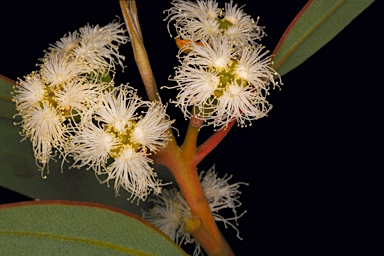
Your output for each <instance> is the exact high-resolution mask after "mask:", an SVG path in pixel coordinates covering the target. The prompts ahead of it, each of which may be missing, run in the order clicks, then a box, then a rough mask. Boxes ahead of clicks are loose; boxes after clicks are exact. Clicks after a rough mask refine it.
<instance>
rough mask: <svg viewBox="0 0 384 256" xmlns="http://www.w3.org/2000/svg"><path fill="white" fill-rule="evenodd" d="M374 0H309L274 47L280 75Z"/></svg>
mask: <svg viewBox="0 0 384 256" xmlns="http://www.w3.org/2000/svg"><path fill="white" fill-rule="evenodd" d="M373 2H374V0H321V1H313V0H312V1H308V3H307V4H306V5H305V6H304V7H303V9H302V10H301V11H300V12H299V14H298V15H297V16H296V17H295V19H294V20H293V21H292V23H291V24H290V25H289V26H288V28H287V30H286V31H285V32H284V35H283V36H282V38H281V39H280V42H279V43H278V45H277V46H276V49H275V50H274V55H275V57H274V60H273V61H274V66H273V68H274V69H275V70H276V71H277V72H278V73H279V74H280V76H282V75H284V74H286V73H288V72H289V71H291V70H293V69H294V68H296V67H297V66H299V65H300V64H301V63H303V62H304V61H305V60H306V59H308V58H309V57H310V56H312V55H313V54H314V53H315V52H317V51H318V50H319V49H320V48H321V47H323V46H324V45H325V44H326V43H328V42H329V41H330V40H331V39H332V38H334V37H335V36H336V35H337V34H338V33H339V32H340V31H341V30H343V29H344V28H345V27H346V26H347V25H348V24H349V23H350V22H351V21H352V20H353V19H354V18H356V17H357V16H358V15H359V14H360V13H361V12H362V11H363V10H365V9H366V8H367V7H368V6H369V5H370V4H372V3H373Z"/></svg>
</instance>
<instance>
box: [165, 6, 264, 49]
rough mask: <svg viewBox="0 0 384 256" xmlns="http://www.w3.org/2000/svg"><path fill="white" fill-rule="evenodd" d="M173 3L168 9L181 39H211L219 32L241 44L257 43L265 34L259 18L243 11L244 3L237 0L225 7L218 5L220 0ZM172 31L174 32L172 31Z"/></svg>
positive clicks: (169, 17) (168, 14)
mask: <svg viewBox="0 0 384 256" xmlns="http://www.w3.org/2000/svg"><path fill="white" fill-rule="evenodd" d="M171 4H172V5H173V7H171V8H170V9H168V10H166V11H165V12H166V13H167V17H166V18H165V20H168V31H169V32H170V29H169V24H170V23H172V22H174V25H175V28H176V32H177V37H179V38H181V39H184V40H185V39H187V40H193V41H200V40H206V41H210V40H211V39H212V38H215V37H216V36H218V35H224V36H225V37H228V38H229V39H230V40H231V41H233V42H234V43H235V44H236V45H237V46H238V47H242V46H246V45H248V44H249V43H251V44H254V43H255V40H259V39H260V38H261V37H262V36H263V35H264V32H263V28H262V27H260V26H258V25H257V21H255V20H254V19H252V18H251V16H249V15H247V14H246V13H244V12H243V10H242V7H238V5H237V4H233V1H230V2H229V3H226V4H225V8H223V9H220V8H218V4H217V2H216V1H211V0H208V1H202V0H197V1H196V2H191V1H181V0H174V1H172V3H171ZM170 34H171V33H170Z"/></svg>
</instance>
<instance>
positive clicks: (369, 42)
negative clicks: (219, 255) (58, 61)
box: [0, 0, 384, 255]
mask: <svg viewBox="0 0 384 256" xmlns="http://www.w3.org/2000/svg"><path fill="white" fill-rule="evenodd" d="M169 2H170V1H149V0H139V1H138V4H137V5H138V12H139V18H140V20H141V26H142V31H143V35H144V43H145V45H146V47H147V51H148V55H149V58H150V60H151V63H152V65H153V70H154V73H155V77H156V79H157V83H158V85H159V86H161V85H167V84H169V83H170V82H169V81H168V77H169V76H170V75H173V74H174V71H173V67H174V66H175V65H177V60H176V58H175V56H176V53H177V48H176V46H175V45H174V42H173V40H172V39H171V38H170V37H169V35H168V32H167V29H166V22H164V21H163V18H164V17H165V15H164V14H163V13H162V11H163V10H165V9H168V8H169V7H170V6H171V5H170V3H169ZM237 2H238V3H239V5H243V4H246V6H245V7H244V10H245V12H247V13H248V14H250V15H252V16H253V17H255V18H256V17H257V16H260V22H259V24H260V25H262V26H265V27H266V28H265V31H266V33H267V34H268V36H267V37H266V38H264V39H263V41H262V42H263V44H264V45H266V47H267V48H268V49H270V50H273V48H274V47H275V45H276V44H277V42H278V40H279V37H280V36H281V35H282V33H283V32H284V30H285V28H286V27H287V26H288V24H289V23H290V21H291V20H292V19H293V18H294V17H295V15H296V13H297V12H298V11H299V10H300V9H301V7H302V6H303V5H304V4H305V3H306V1H305V0H292V1H277V0H270V1H250V0H249V1H245V0H239V1H237ZM383 7H384V6H383V1H376V2H375V3H373V4H372V6H371V7H369V8H368V9H367V10H366V11H364V12H363V13H362V14H361V15H360V16H359V17H358V18H357V19H356V20H354V21H353V22H352V23H351V24H350V26H348V27H347V28H346V29H345V30H344V31H342V32H341V34H340V35H338V36H337V37H336V38H335V39H334V40H333V41H332V42H331V43H330V44H328V45H326V46H325V47H323V48H322V49H321V50H320V51H319V52H318V53H317V54H316V55H315V56H313V57H311V58H310V59H309V60H307V61H306V62H305V63H304V64H303V65H302V66H300V67H298V68H297V69H295V70H294V71H292V72H290V73H288V74H287V75H285V76H284V77H283V82H284V85H283V86H282V90H281V91H279V90H274V91H272V93H271V97H270V98H269V99H270V102H271V103H272V104H273V105H274V108H273V110H272V111H271V112H270V114H269V117H267V118H263V119H261V120H258V121H256V122H254V123H253V126H251V127H248V128H239V127H234V129H232V131H231V132H230V133H229V135H228V136H227V138H226V139H225V140H224V141H223V142H222V143H221V144H220V145H219V147H218V148H217V149H215V150H214V151H213V152H212V153H211V154H210V155H209V156H208V157H207V158H206V159H205V160H204V161H203V162H202V163H201V165H200V166H199V169H202V170H208V169H209V168H210V167H211V166H212V165H213V164H216V170H217V171H218V172H219V173H220V176H223V175H224V174H225V173H230V174H233V176H234V177H233V179H232V180H233V182H235V181H244V182H248V183H249V184H250V185H249V186H248V187H245V186H242V191H243V194H242V197H241V198H242V202H243V206H242V207H241V208H240V211H242V210H247V213H246V215H245V216H244V217H243V218H241V219H240V220H239V224H240V225H239V229H240V231H241V236H242V237H243V238H244V240H243V241H240V240H238V239H237V238H236V236H235V232H234V231H233V230H231V229H228V230H225V229H223V232H224V235H225V236H226V237H227V238H228V240H229V242H230V244H231V245H232V247H233V249H234V251H235V252H236V254H237V255H347V254H349V253H351V252H354V253H355V254H357V255H383V253H384V249H383V248H384V247H383V246H384V242H383V239H384V235H383V234H384V233H383V226H384V225H383V222H384V221H383V213H384V212H383V209H382V205H383V198H384V193H383V192H384V188H383V186H384V175H383V169H384V168H383V165H382V159H381V157H382V154H383V150H382V131H383V129H382V128H383V126H382V125H381V122H382V120H381V119H382V117H383V114H382V110H383V108H382V94H381V92H382V86H383V80H382V67H383V64H382V59H383V54H382V52H383V51H382V47H383V39H382V38H381V37H380V34H382V31H383V22H382V19H381V18H382V17H381V16H379V15H380V14H381V13H383V10H384V9H383ZM116 15H117V16H120V17H121V15H120V10H119V4H118V1H108V0H104V1H100V0H97V1H53V0H41V1H38V0H36V1H22V2H21V1H3V2H2V3H1V4H0V35H1V36H0V42H1V48H0V74H3V75H5V76H7V77H9V78H11V79H13V80H15V79H16V78H17V77H22V76H23V75H25V74H28V73H30V72H31V71H32V70H35V69H36V67H35V64H36V63H37V60H38V58H41V57H42V56H43V50H44V49H46V48H47V47H48V45H49V44H50V43H54V42H55V41H56V40H58V39H59V38H60V37H62V36H63V35H64V34H65V33H67V32H68V31H73V30H76V29H78V28H79V27H81V26H84V25H85V24H86V23H89V24H91V25H95V24H100V25H105V24H107V23H109V22H110V21H112V20H113V19H115V18H116ZM121 53H122V54H124V55H126V57H127V61H126V62H125V63H126V65H127V68H126V70H125V72H124V73H123V74H121V73H120V72H118V75H117V81H119V82H124V83H125V82H130V84H131V85H132V86H134V87H137V88H139V90H141V94H142V96H143V97H145V95H144V90H143V88H141V86H142V85H141V82H140V79H139V75H138V72H137V69H136V66H135V64H134V62H133V60H132V51H131V49H130V45H126V46H123V47H122V48H121ZM176 94H177V92H173V91H169V90H166V91H165V90H162V91H161V95H162V98H163V100H165V101H167V100H168V99H169V98H170V97H174V96H175V95H176ZM169 113H170V115H171V117H172V118H177V119H178V121H177V122H176V127H177V128H178V129H179V131H180V134H181V137H183V136H184V132H185V128H186V126H187V123H186V122H185V121H184V119H183V118H182V116H181V114H180V111H179V110H178V109H176V108H174V107H173V106H171V105H170V106H169ZM211 132H212V131H211V129H210V128H204V129H203V130H202V132H201V139H204V138H206V137H207V136H209V135H210V134H211ZM0 143H1V142H0ZM0 179H1V172H0ZM25 199H26V198H25V197H23V196H20V195H17V194H15V193H12V192H10V191H8V190H5V189H0V203H9V202H15V201H22V200H25ZM0 251H1V249H0Z"/></svg>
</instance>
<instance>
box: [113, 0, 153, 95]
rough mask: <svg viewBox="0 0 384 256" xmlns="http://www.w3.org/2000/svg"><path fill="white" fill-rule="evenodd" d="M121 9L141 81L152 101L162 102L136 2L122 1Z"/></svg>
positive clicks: (130, 0)
mask: <svg viewBox="0 0 384 256" xmlns="http://www.w3.org/2000/svg"><path fill="white" fill-rule="evenodd" d="M119 2H120V7H121V10H122V13H123V16H124V20H125V24H126V26H127V30H128V33H129V36H130V39H131V44H132V49H133V54H134V57H135V61H136V65H137V68H138V69H139V72H140V76H141V79H142V80H143V83H144V86H145V90H146V91H147V95H148V99H149V100H150V101H160V97H159V94H158V89H157V85H156V81H155V77H154V76H153V72H152V68H151V65H150V63H149V59H148V54H147V51H146V50H145V47H144V43H143V37H142V34H141V29H140V25H139V22H138V16H137V9H136V1H134V0H120V1H119Z"/></svg>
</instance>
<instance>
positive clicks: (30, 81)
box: [13, 23, 172, 199]
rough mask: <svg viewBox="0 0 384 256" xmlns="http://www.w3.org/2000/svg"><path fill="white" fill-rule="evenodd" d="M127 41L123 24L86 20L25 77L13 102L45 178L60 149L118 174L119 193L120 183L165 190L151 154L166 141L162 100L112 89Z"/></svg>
mask: <svg viewBox="0 0 384 256" xmlns="http://www.w3.org/2000/svg"><path fill="white" fill-rule="evenodd" d="M126 42H128V37H127V36H126V35H125V31H124V29H123V28H122V27H121V24H118V23H110V24H108V25H106V26H104V27H100V26H89V25H87V26H85V27H83V28H80V29H79V32H77V31H75V32H73V33H69V34H68V35H67V36H64V37H63V38H61V39H60V41H58V42H56V44H54V45H51V46H50V48H49V49H48V51H46V53H45V56H44V58H43V59H42V60H41V61H42V64H40V65H39V67H40V69H39V70H38V71H34V72H32V73H31V74H29V75H27V76H25V77H24V78H23V79H19V81H18V83H17V85H16V86H15V93H14V98H13V100H14V102H15V103H16V108H17V110H18V112H19V114H18V115H19V116H21V117H22V120H21V122H20V124H21V126H22V134H23V135H24V136H25V138H29V139H30V140H31V142H32V145H33V150H34V155H35V158H36V163H37V165H38V167H39V169H40V171H41V173H42V176H44V170H45V169H48V170H49V161H50V159H53V158H54V157H55V156H56V155H58V154H59V155H60V156H61V157H63V158H64V159H68V157H69V156H72V157H73V158H74V160H75V162H74V164H73V165H72V167H83V166H84V167H87V168H88V169H93V170H94V171H95V173H96V174H98V175H106V177H107V178H106V179H104V181H107V182H108V181H109V180H112V179H113V180H115V186H114V187H115V189H116V193H118V191H119V189H120V188H121V187H122V188H124V189H126V190H127V191H129V192H130V193H131V198H133V199H135V198H138V199H145V198H146V196H147V195H148V193H149V192H150V191H154V192H156V193H157V192H159V191H160V185H161V184H160V182H159V181H158V180H156V178H155V177H156V174H155V173H154V172H153V170H152V168H151V166H150V163H151V162H152V161H151V160H150V159H149V155H150V154H151V153H153V152H156V150H157V149H159V148H161V147H164V146H165V145H166V143H167V141H168V140H169V138H170V137H169V134H168V132H167V131H168V129H169V128H170V126H171V124H172V122H171V121H170V120H169V117H168V116H167V115H166V113H165V107H164V106H163V105H161V104H160V103H158V102H152V103H151V102H146V101H142V100H141V99H140V98H139V97H138V96H137V95H136V92H135V91H134V90H133V88H131V87H129V86H126V85H121V86H119V87H114V82H113V80H112V79H111V77H112V78H113V76H114V75H113V74H114V72H115V68H116V65H121V66H123V63H122V60H124V57H123V56H122V55H120V54H119V51H118V48H119V45H120V44H124V43H126ZM111 73H112V76H111ZM145 109H146V111H145V112H142V111H144V110H145ZM137 111H141V112H137Z"/></svg>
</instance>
